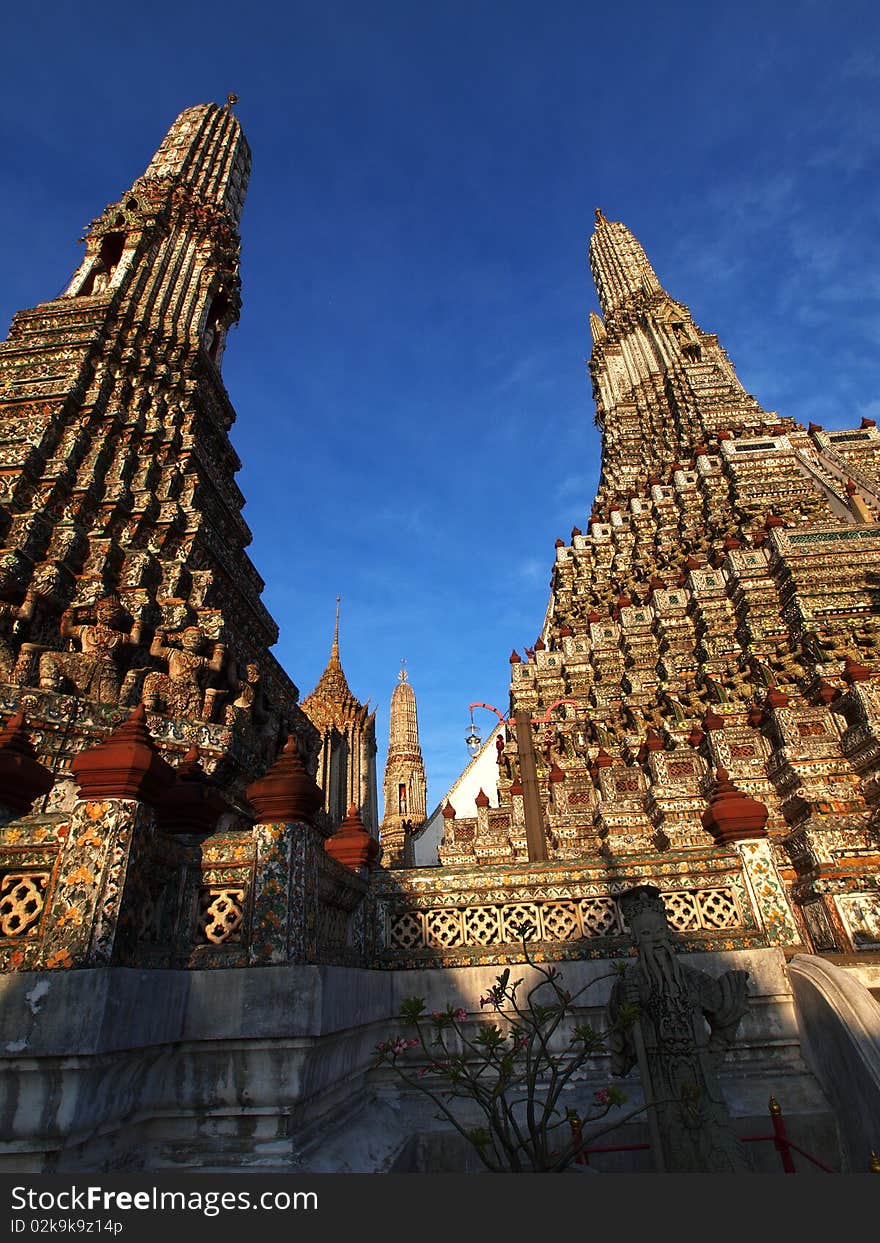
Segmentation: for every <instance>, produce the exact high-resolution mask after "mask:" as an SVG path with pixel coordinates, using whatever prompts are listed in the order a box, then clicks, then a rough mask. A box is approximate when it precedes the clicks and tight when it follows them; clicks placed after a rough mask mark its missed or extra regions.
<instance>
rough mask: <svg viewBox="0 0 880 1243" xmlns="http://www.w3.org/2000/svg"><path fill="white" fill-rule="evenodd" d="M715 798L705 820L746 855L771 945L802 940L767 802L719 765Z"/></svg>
mask: <svg viewBox="0 0 880 1243" xmlns="http://www.w3.org/2000/svg"><path fill="white" fill-rule="evenodd" d="M715 776H716V786H715V793H714V794H713V796H712V801H711V802H710V804H709V806H708V807H707V808H706V810H705V811H704V812H703V815H702V817H701V823H702V825H703V828H704V829H705V830H706V832H707V833H711V835H712V837H713V838H714V839H715V841H716V842H717V844H718V845H719V846H732V847H733V849H734V850H735V851H736V852H737V854H738V855H739V856H740V858H741V859H742V865H743V876H744V877H745V881H746V885H747V886H748V889H749V893H750V895H751V899H752V906H753V908H754V911H755V914H756V916H757V917H758V918H759V919H760V921H761V924H762V926H763V928H764V932H765V933H766V935H767V939H768V941H769V943H770V944H771V945H799V944H800V941H801V937H800V934H799V932H798V928H797V924H796V923H795V919H794V915H793V914H792V911H791V906H790V905H789V901H788V896H787V894H786V891H785V886H784V884H783V883H782V878H781V877H780V875H779V872H778V870H777V868H776V862H775V860H774V858H773V848H772V846H771V843H770V841H769V839H768V837H767V829H766V827H765V826H766V824H767V817H768V815H769V812H768V811H767V808H766V807H765V806H764V804H763V803H761V802H759V801H758V800H757V799H755V798H750V797H749V795H747V794H743V793H742V791H741V790H737V788H736V787H735V786H734V784H733V783H732V781H731V780H730V776H729V774H728V773H727V771H726V770H725V769H723V768H719V769H718V770H717V772H716V774H715Z"/></svg>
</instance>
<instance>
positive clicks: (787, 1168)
mask: <svg viewBox="0 0 880 1243" xmlns="http://www.w3.org/2000/svg"><path fill="white" fill-rule="evenodd" d="M769 1109H770V1121H771V1122H772V1123H773V1144H774V1146H775V1148H776V1151H777V1152H778V1153H779V1159H780V1160H781V1161H782V1170H783V1173H785V1174H796V1173H797V1170H796V1169H795V1167H794V1159H793V1158H792V1155H791V1148H790V1146H789V1143H788V1135H787V1133H786V1130H785V1119H784V1118H783V1116H782V1107H781V1106H780V1104H779V1101H778V1100H777V1099H776V1097H775V1096H771V1097H770V1101H769Z"/></svg>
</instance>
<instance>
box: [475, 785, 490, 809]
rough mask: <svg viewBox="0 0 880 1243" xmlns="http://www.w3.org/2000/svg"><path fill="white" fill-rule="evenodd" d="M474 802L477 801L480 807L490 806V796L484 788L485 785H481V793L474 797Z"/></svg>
mask: <svg viewBox="0 0 880 1243" xmlns="http://www.w3.org/2000/svg"><path fill="white" fill-rule="evenodd" d="M474 802H475V803H476V805H477V806H478V807H488V806H489V796H488V794H486V792H485V791H484V790H483V787H482V786H480V792H479V794H478V795H477V797H476V798H475V799H474Z"/></svg>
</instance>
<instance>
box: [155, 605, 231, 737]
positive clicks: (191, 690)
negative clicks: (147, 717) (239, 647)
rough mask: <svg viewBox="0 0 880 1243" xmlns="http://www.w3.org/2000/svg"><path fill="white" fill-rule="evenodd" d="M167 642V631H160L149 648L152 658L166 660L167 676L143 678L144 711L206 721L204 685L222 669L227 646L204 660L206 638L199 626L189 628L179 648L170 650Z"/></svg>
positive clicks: (220, 646)
mask: <svg viewBox="0 0 880 1243" xmlns="http://www.w3.org/2000/svg"><path fill="white" fill-rule="evenodd" d="M167 638H168V636H167V634H166V632H165V631H164V630H157V631H156V634H155V636H154V638H153V642H152V644H151V646H150V655H151V656H155V657H157V658H158V659H159V660H164V661H165V662H166V664H167V666H168V672H167V673H159V672H157V671H155V670H154V671H153V672H152V673H148V674H147V676H146V677H145V678H144V690H143V702H144V707H145V708H146V709H147V711H148V712H159V711H162V710H164V711H165V712H167V713H168V715H169V716H174V717H195V718H196V719H206V705H205V699H206V695H205V692H204V690H203V685H202V684H203V682H204V680H205V678H206V676H207V675H208V674H210V673H219V672H220V671H221V669H222V668H223V662H224V660H225V658H226V646H225V644H223V643H215V644H214V653H213V655H212V656H211V657H210V659H209V658H208V657H207V656H201V655H200V654H199V653H200V651H201V649H202V647H203V646H204V643H205V636H204V634H203V633H202V631H201V629H200V628H199V627H198V626H187V628H186V629H185V630H184V631H183V632H182V633H181V635H180V647H171V646H168V645H167V642H166V640H167ZM210 698H211V699H212V700H213V696H211V697H210Z"/></svg>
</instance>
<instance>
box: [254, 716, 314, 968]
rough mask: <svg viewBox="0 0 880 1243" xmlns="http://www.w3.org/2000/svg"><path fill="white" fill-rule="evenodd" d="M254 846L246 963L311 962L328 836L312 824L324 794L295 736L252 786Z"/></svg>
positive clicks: (288, 740) (290, 738)
mask: <svg viewBox="0 0 880 1243" xmlns="http://www.w3.org/2000/svg"><path fill="white" fill-rule="evenodd" d="M247 798H248V802H249V803H250V805H251V806H252V807H253V809H254V812H255V813H256V814H255V817H254V820H255V823H254V827H253V830H252V832H253V836H254V842H255V844H256V860H255V863H254V884H253V900H252V916H251V918H252V924H251V936H250V948H249V951H248V961H249V963H251V964H252V965H254V966H266V965H269V964H271V963H283V962H298V963H304V962H312V961H314V959H315V956H316V950H317V924H318V919H317V907H318V870H319V863H320V859H321V857H322V855H323V853H324V834H323V833H322V831H321V830H320V829H319V828H317V826H316V825H315V824H314V822H313V817H314V814H315V812H316V811H317V810H318V808H319V807H320V806H321V804H322V803H323V801H324V800H323V795H322V794H321V791H320V789H319V788H318V786H317V785H316V783H315V781H314V780H313V778H312V777H310V776H309V774H308V772H307V771H306V768H305V765H304V764H303V762H302V760H301V759H300V755H299V751H298V749H297V745H296V739H295V738H294V736H293V734H291V735H290V737H289V738H288V739H287V742H286V743H285V745H284V749H283V750H282V752H281V754H280V755H279V757H278V759H277V760H276V761H275V763H274V765H273V766H272V768H270V769H269V771H268V773H266V775H265V777H260V778H259V779H258V780H257V781H253V782H251V784H250V785H249V786H248V787H247Z"/></svg>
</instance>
